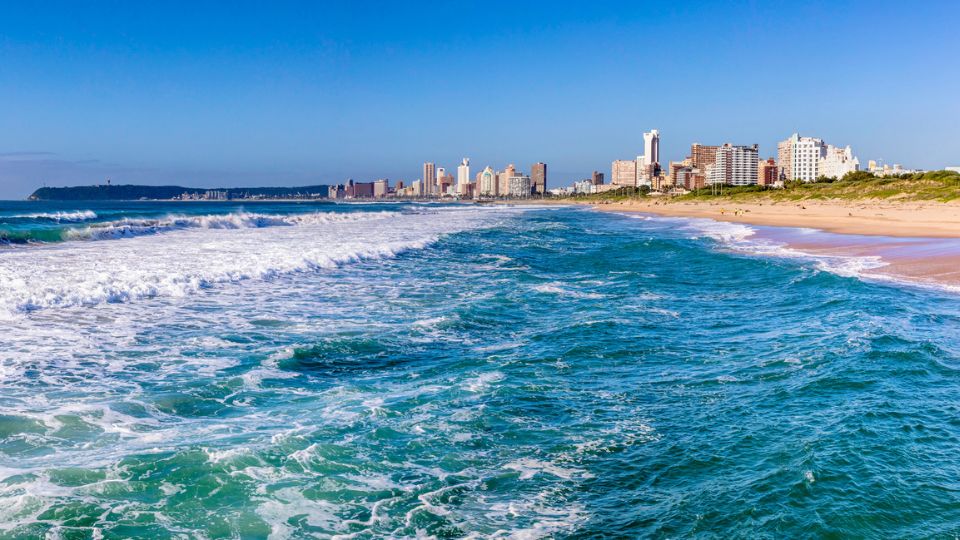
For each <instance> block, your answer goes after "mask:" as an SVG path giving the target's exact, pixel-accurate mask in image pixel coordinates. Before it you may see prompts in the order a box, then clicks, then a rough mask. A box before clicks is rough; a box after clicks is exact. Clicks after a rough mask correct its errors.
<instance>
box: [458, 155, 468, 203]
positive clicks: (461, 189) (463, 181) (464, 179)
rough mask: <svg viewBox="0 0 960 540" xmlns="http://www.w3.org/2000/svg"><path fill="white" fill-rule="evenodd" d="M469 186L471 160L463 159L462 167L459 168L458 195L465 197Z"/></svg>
mask: <svg viewBox="0 0 960 540" xmlns="http://www.w3.org/2000/svg"><path fill="white" fill-rule="evenodd" d="M468 185H470V158H463V161H461V162H460V166H459V167H457V195H458V196H460V197H465V196H466V195H467V189H468V188H467V186H468Z"/></svg>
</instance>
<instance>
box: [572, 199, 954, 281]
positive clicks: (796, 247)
mask: <svg viewBox="0 0 960 540" xmlns="http://www.w3.org/2000/svg"><path fill="white" fill-rule="evenodd" d="M573 204H587V203H576V202H575V203H573ZM589 206H591V207H592V208H593V209H595V210H597V211H601V212H613V213H640V214H649V215H654V216H659V217H678V218H694V219H696V218H700V219H704V218H705V219H710V220H713V221H719V222H727V223H739V224H742V225H747V226H751V225H752V226H754V227H752V228H754V231H755V232H754V234H753V236H752V237H751V238H752V239H756V240H760V241H772V242H774V243H777V244H781V245H782V246H783V247H784V248H787V249H789V250H793V251H795V252H798V253H802V254H806V255H809V256H811V257H813V258H818V257H819V258H839V259H848V260H850V261H855V260H874V261H877V262H878V263H881V264H882V265H878V266H877V267H875V268H863V269H860V270H858V271H856V272H853V273H852V274H851V275H856V276H858V277H863V278H867V279H876V280H882V281H895V282H901V283H904V284H910V285H915V286H925V287H931V286H932V287H936V288H939V289H948V290H954V291H956V290H958V288H960V205H955V204H948V203H915V202H902V203H897V202H891V201H885V202H884V201H871V200H860V201H849V202H847V201H798V202H764V203H749V204H743V203H736V202H732V201H723V202H719V201H717V202H713V201H711V202H703V201H683V202H671V201H663V200H651V201H625V202H615V203H607V204H590V205H589Z"/></svg>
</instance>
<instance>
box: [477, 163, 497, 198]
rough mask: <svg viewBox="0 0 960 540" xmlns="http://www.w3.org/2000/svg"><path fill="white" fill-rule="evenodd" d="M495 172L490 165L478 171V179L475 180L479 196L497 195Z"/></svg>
mask: <svg viewBox="0 0 960 540" xmlns="http://www.w3.org/2000/svg"><path fill="white" fill-rule="evenodd" d="M497 187H498V186H497V173H496V172H494V171H493V169H491V168H490V167H486V168H485V169H483V172H481V173H480V181H479V182H477V193H479V194H480V196H481V197H496V196H497Z"/></svg>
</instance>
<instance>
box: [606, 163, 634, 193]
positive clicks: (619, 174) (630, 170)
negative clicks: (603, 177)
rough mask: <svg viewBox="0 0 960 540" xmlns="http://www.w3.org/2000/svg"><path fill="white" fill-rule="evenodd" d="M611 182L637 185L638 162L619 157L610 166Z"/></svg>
mask: <svg viewBox="0 0 960 540" xmlns="http://www.w3.org/2000/svg"><path fill="white" fill-rule="evenodd" d="M610 183H611V184H613V185H615V186H623V187H637V162H636V161H633V160H630V159H618V160H616V161H614V162H613V165H612V166H611V168H610Z"/></svg>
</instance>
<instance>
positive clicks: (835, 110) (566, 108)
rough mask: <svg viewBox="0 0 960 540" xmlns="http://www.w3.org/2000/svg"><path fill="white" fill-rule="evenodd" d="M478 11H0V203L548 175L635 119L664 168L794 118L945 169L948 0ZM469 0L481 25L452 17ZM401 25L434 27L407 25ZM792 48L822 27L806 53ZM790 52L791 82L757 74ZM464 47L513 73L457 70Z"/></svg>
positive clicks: (599, 149)
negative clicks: (539, 167) (114, 192)
mask: <svg viewBox="0 0 960 540" xmlns="http://www.w3.org/2000/svg"><path fill="white" fill-rule="evenodd" d="M484 6H485V7H484V8H481V7H478V6H476V5H474V6H466V7H464V6H440V7H436V8H432V9H425V8H413V9H408V8H403V9H401V8H395V7H391V6H381V7H379V8H378V9H379V12H380V14H381V15H383V16H382V17H375V18H370V17H366V16H365V15H366V14H365V13H361V12H360V10H359V9H358V8H351V7H347V6H332V7H331V6H323V7H316V6H311V7H309V8H308V7H307V6H304V5H298V4H285V5H284V6H281V8H280V9H278V10H275V11H271V12H270V13H266V14H263V13H254V12H252V10H238V13H231V14H227V15H224V14H223V13H222V12H220V11H218V10H216V9H215V8H214V7H212V6H199V7H198V8H197V9H196V10H191V13H192V15H190V16H183V15H181V12H182V11H183V10H181V9H179V8H178V6H177V5H174V4H170V5H167V6H163V7H157V8H154V10H153V11H152V12H150V13H144V12H143V10H142V9H140V8H137V9H133V8H127V7H124V6H114V7H113V8H111V9H106V8H105V7H100V8H96V7H95V8H80V7H75V6H71V5H69V4H60V5H54V6H52V7H51V8H49V9H46V10H45V11H44V12H43V13H39V12H37V11H35V8H31V7H30V6H26V5H12V6H8V8H7V10H6V12H5V17H4V20H3V21H0V63H2V64H3V65H4V67H5V69H4V70H3V71H2V72H0V102H2V103H3V104H4V105H3V110H4V114H3V115H0V198H23V197H25V196H26V195H28V194H29V193H30V192H32V191H33V190H34V189H35V188H37V187H40V186H42V185H43V184H47V185H51V186H59V185H80V184H92V183H98V182H102V181H104V180H105V179H106V178H111V179H113V180H114V181H115V182H118V183H131V184H141V183H142V184H153V185H156V184H183V185H230V186H237V187H243V186H254V185H289V184H315V183H331V184H332V183H337V182H342V181H343V180H345V179H347V178H354V179H358V180H374V179H376V178H391V179H404V180H407V181H410V180H413V179H415V178H417V177H418V176H419V175H420V172H421V171H419V168H420V164H421V163H422V161H423V160H424V159H425V158H429V159H434V160H435V162H436V163H437V164H438V165H439V164H441V163H442V164H446V165H447V167H448V170H450V171H452V170H453V169H455V168H456V167H457V164H458V163H459V162H460V160H461V158H462V157H463V156H464V155H470V157H471V161H472V162H473V163H475V164H477V165H480V164H501V165H502V164H505V163H517V164H521V163H522V164H524V165H523V167H528V162H529V163H532V162H534V161H537V160H539V161H542V162H544V163H549V165H550V174H551V177H552V178H554V179H557V180H556V181H555V182H554V185H557V183H556V182H560V183H564V184H565V183H568V182H571V181H574V180H576V179H580V178H586V177H589V176H590V174H591V172H592V171H594V170H605V171H609V164H610V162H611V161H612V160H614V159H631V158H633V157H635V156H636V155H639V154H641V153H642V151H643V140H642V133H643V132H644V131H645V130H646V129H648V128H649V127H650V126H656V127H657V128H658V129H659V130H660V131H661V135H662V137H663V141H664V142H663V146H662V148H660V151H659V154H660V158H659V161H660V165H661V167H663V168H666V167H667V164H668V163H669V162H670V161H679V160H682V159H683V158H684V157H685V156H686V155H687V153H688V150H689V148H690V144H691V143H693V142H699V143H701V144H704V145H720V144H723V143H724V142H728V141H735V142H737V144H740V143H743V144H753V143H759V157H760V158H761V159H766V158H768V157H776V156H777V143H778V142H779V141H782V140H783V139H784V138H786V137H788V136H789V135H790V134H791V133H794V132H798V133H802V134H815V135H816V136H817V137H822V138H823V140H826V141H843V142H844V144H851V145H853V147H854V148H855V149H856V152H857V155H858V156H859V157H860V159H861V160H867V159H873V160H877V159H883V160H885V161H886V162H888V163H894V162H896V163H902V164H903V165H904V166H906V167H910V168H923V169H938V168H943V167H945V166H949V165H956V161H957V159H956V157H957V155H956V152H957V150H956V149H957V147H958V144H957V139H956V135H954V128H953V126H954V125H955V123H956V121H957V118H958V117H960V104H958V103H957V100H956V99H954V98H953V97H952V95H951V90H950V89H951V88H952V87H954V86H955V83H956V82H958V81H957V79H958V78H960V75H958V74H957V73H955V70H949V69H945V66H949V65H951V64H950V59H951V58H952V55H953V54H954V53H955V52H956V51H953V50H951V47H956V46H955V45H952V43H954V41H953V40H951V39H949V36H948V31H949V29H948V28H946V27H945V25H940V24H937V21H943V20H951V19H955V18H956V16H957V15H960V9H958V8H957V7H956V6H955V5H954V4H951V3H946V2H935V3H927V4H924V5H920V6H915V7H913V8H911V9H910V10H906V11H904V10H902V9H900V7H899V5H897V4H894V3H879V4H878V3H859V2H849V3H840V4H837V3H831V4H810V5H805V6H793V5H791V4H787V3H771V4H765V5H763V6H749V7H729V6H726V5H721V4H719V3H718V4H705V3H685V4H677V5H673V6H662V5H658V4H652V3H646V4H637V5H630V6H612V5H602V6H591V7H589V8H587V7H569V6H567V7H562V8H560V7H550V6H548V5H547V4H529V5H525V6H519V7H518V6H509V5H501V6H500V8H501V9H492V6H488V5H486V4H485V5H484ZM461 17H465V18H467V19H469V20H471V21H472V23H473V24H471V25H469V26H467V27H465V28H459V27H455V26H453V25H449V24H446V23H449V21H451V20H456V19H458V18H461ZM414 20H418V21H420V23H419V24H424V25H437V26H438V28H439V30H438V31H437V32H431V33H422V32H421V33H415V32H409V31H408V30H409V28H408V26H407V25H406V23H409V22H412V21H414ZM504 21H509V24H507V23H505V22H504ZM158 22H159V23H161V24H159V25H157V24H155V23H158ZM154 26H157V27H165V28H168V30H169V31H166V30H165V31H159V30H157V29H153V28H152V27H154ZM735 28H748V31H744V32H739V33H736V34H737V35H736V36H732V35H731V34H732V32H731V30H732V29H735ZM681 29H682V30H683V31H682V32H681V31H679V30H681ZM890 29H896V30H897V31H896V33H895V34H896V35H897V39H890V35H891V34H892V33H891V32H889V31H885V30H890ZM360 30H363V33H362V34H358V33H357V32H358V31H360ZM173 35H176V36H177V39H176V40H174V39H173V38H172V37H171V36H173ZM803 43H816V44H817V47H816V49H817V50H815V51H814V52H813V53H812V56H811V54H810V48H808V47H802V46H801V45H802V44H803ZM713 50H718V51H720V52H721V53H722V54H717V55H709V54H702V53H703V51H713ZM640 51H643V52H644V53H645V54H644V55H639V54H638V53H639V52H640ZM931 51H937V52H934V53H932V52H931ZM845 56H849V57H855V58H857V64H856V65H855V66H850V65H849V64H847V63H845V62H843V61H841V60H842V58H844V57H845ZM640 58H643V61H641V60H640ZM799 60H805V61H809V65H810V69H809V70H807V71H803V72H802V73H801V75H802V76H801V77H795V78H791V77H790V76H789V75H790V74H789V73H785V74H784V76H782V77H775V78H773V80H767V79H764V78H762V77H758V76H757V74H758V73H760V72H761V71H762V69H764V68H766V69H771V70H773V71H777V70H781V72H782V70H783V69H784V68H785V67H787V66H790V65H794V64H797V62H798V61H799ZM640 64H643V70H638V69H637V68H638V67H639V65H640ZM462 65H466V66H468V69H470V70H471V71H470V73H471V74H472V75H473V76H474V78H475V79H479V78H482V77H484V76H488V74H489V73H493V74H496V73H501V74H506V73H513V74H514V75H513V77H514V78H515V79H516V83H515V84H510V85H497V87H496V88H489V87H485V86H484V85H476V84H463V83H462V81H461V80H460V77H459V74H458V71H457V68H459V67H460V66H462ZM614 73H621V74H624V79H623V80H622V81H619V82H618V83H617V84H614V82H613V80H612V79H611V76H612V74H614ZM706 80H709V81H710V84H704V82H703V81H706ZM907 96H909V97H910V99H905V97H907ZM459 126H470V129H461V130H458V129H455V128H456V127H459ZM904 133H909V137H906V136H904V135H903V134H904ZM472 170H473V171H480V170H482V169H481V168H480V167H479V166H478V167H475V168H474V169H472Z"/></svg>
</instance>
